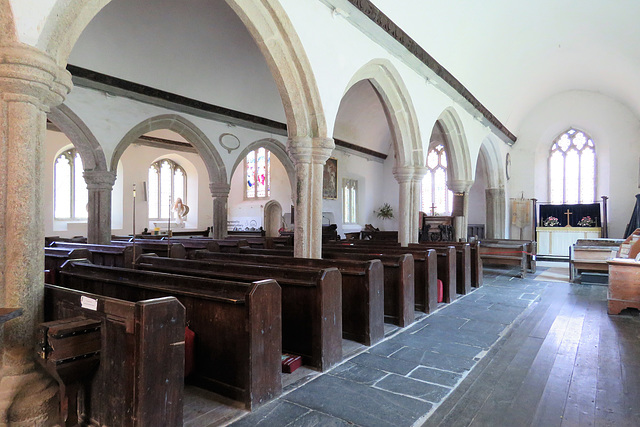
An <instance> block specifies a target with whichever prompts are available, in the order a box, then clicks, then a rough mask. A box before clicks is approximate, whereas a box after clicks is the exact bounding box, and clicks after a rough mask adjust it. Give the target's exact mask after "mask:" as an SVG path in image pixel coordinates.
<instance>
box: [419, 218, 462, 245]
mask: <svg viewBox="0 0 640 427" xmlns="http://www.w3.org/2000/svg"><path fill="white" fill-rule="evenodd" d="M421 216H422V223H421V224H420V230H421V233H420V241H421V242H452V241H453V240H454V238H453V236H454V229H453V218H454V217H453V216H429V215H421Z"/></svg>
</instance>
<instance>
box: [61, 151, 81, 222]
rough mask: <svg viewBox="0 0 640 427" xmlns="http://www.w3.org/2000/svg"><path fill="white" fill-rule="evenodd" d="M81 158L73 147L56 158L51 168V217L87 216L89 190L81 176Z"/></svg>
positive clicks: (67, 218)
mask: <svg viewBox="0 0 640 427" xmlns="http://www.w3.org/2000/svg"><path fill="white" fill-rule="evenodd" d="M83 171H84V168H83V167H82V159H80V154H79V153H78V152H77V150H76V149H75V148H72V149H70V150H67V151H65V152H63V153H62V154H60V155H59V156H58V157H57V158H56V162H55V164H54V169H53V217H54V218H55V219H57V220H85V219H87V217H88V216H89V213H88V212H87V203H88V201H89V191H88V190H87V185H86V183H85V181H84V178H83V176H82V172H83Z"/></svg>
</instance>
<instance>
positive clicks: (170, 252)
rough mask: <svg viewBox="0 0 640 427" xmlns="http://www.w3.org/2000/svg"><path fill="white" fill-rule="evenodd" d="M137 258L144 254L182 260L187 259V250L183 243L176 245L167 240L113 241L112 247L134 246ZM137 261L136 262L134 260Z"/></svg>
mask: <svg viewBox="0 0 640 427" xmlns="http://www.w3.org/2000/svg"><path fill="white" fill-rule="evenodd" d="M134 244H135V253H136V255H135V256H136V258H137V257H138V256H140V255H142V254H156V255H158V256H161V257H166V258H181V259H184V258H186V257H187V250H186V249H185V247H184V246H183V245H182V243H174V242H173V241H166V240H145V239H143V240H136V241H135V243H134V242H123V241H120V240H112V241H111V245H112V246H134ZM134 261H135V260H134Z"/></svg>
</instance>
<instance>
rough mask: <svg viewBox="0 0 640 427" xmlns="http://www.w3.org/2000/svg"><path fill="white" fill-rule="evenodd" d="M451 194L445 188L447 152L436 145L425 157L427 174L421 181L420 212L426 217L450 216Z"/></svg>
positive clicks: (439, 145)
mask: <svg viewBox="0 0 640 427" xmlns="http://www.w3.org/2000/svg"><path fill="white" fill-rule="evenodd" d="M452 204H453V192H452V191H449V188H448V187H447V152H446V151H445V149H444V145H442V144H438V145H436V146H435V147H433V148H432V149H431V150H430V151H429V154H428V155H427V174H426V175H425V176H424V178H423V179H422V211H423V212H425V213H426V214H427V215H450V214H451V206H452Z"/></svg>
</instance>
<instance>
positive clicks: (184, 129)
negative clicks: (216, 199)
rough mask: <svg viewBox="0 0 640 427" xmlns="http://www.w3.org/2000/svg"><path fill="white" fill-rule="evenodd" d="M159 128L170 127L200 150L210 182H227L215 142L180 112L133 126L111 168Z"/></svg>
mask: <svg viewBox="0 0 640 427" xmlns="http://www.w3.org/2000/svg"><path fill="white" fill-rule="evenodd" d="M159 129H168V130H171V131H173V132H175V133H177V134H178V135H180V136H182V137H183V138H184V139H186V140H187V141H189V143H191V145H193V147H194V148H195V149H196V150H197V151H198V154H200V157H202V160H203V161H204V164H205V166H206V168H207V172H208V173H209V182H210V183H225V184H226V183H227V172H226V168H225V166H224V163H223V162H222V158H221V157H220V154H219V153H218V152H217V151H216V149H215V148H214V146H213V144H212V143H211V141H210V140H209V138H207V137H206V136H205V134H204V133H202V131H201V130H200V129H198V127H197V126H196V125H194V124H193V123H191V122H190V121H189V120H187V119H185V118H184V117H182V116H179V115H178V114H165V115H161V116H156V117H151V118H149V119H147V120H145V121H143V122H141V123H139V124H137V125H136V126H134V127H133V129H131V130H130V131H129V132H127V134H126V135H125V136H124V137H123V138H122V140H121V141H120V142H119V143H118V145H117V146H116V149H115V150H114V152H113V156H112V157H111V164H110V170H112V171H115V170H116V169H117V167H118V162H119V161H120V158H121V157H122V153H124V151H125V150H126V149H127V148H128V147H129V145H131V144H132V143H133V142H135V141H136V140H137V139H138V138H139V137H140V136H142V135H144V134H145V133H148V132H152V131H154V130H159Z"/></svg>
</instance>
